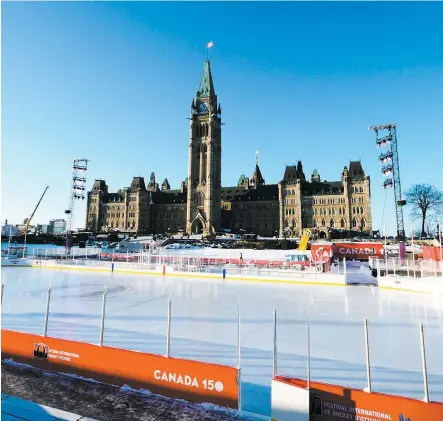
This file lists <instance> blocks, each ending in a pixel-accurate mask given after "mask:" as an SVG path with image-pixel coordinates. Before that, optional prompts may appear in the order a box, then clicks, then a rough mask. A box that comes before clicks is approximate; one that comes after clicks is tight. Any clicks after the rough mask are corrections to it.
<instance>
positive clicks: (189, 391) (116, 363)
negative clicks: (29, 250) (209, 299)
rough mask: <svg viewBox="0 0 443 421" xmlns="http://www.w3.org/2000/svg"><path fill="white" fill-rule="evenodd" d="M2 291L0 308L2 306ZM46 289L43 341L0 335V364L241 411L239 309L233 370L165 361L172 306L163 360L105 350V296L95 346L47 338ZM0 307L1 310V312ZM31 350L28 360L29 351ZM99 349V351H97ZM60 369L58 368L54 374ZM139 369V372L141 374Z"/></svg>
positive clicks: (7, 332) (20, 335)
mask: <svg viewBox="0 0 443 421" xmlns="http://www.w3.org/2000/svg"><path fill="white" fill-rule="evenodd" d="M3 290H4V285H2V296H1V304H2V305H3ZM51 295H52V289H51V288H48V290H47V295H46V306H45V313H44V323H43V329H42V330H43V335H41V336H40V335H36V334H31V333H22V332H18V331H14V330H7V329H2V358H13V359H14V360H16V361H17V362H23V363H30V364H31V365H32V366H34V367H37V368H43V369H48V370H50V371H57V372H62V373H64V372H66V373H72V374H76V375H81V376H85V377H87V378H90V377H93V378H94V379H95V380H99V381H104V382H110V384H114V385H119V386H123V385H126V384H127V385H130V386H132V387H136V388H146V386H150V387H151V386H152V388H150V390H152V391H153V392H154V393H161V394H164V395H165V396H169V397H173V398H181V399H187V400H190V401H192V402H198V403H204V402H212V403H215V404H219V405H224V406H228V407H231V408H235V409H240V408H241V391H240V384H241V367H240V361H241V351H240V307H239V306H238V308H237V338H236V341H237V356H238V359H237V364H236V367H235V368H234V367H232V366H229V365H220V364H214V363H205V362H202V361H199V360H197V359H189V358H185V359H183V358H181V359H177V358H174V357H172V356H171V325H172V322H173V317H172V309H173V308H172V301H171V299H169V301H168V306H167V325H166V340H165V353H164V354H163V355H158V354H152V353H145V352H136V351H130V350H128V349H122V348H114V347H108V346H106V345H105V344H104V334H105V322H106V306H107V295H108V291H107V289H106V287H105V291H104V293H103V296H102V303H101V317H100V331H99V337H98V343H96V344H95V345H94V344H93V343H87V342H84V341H81V342H80V341H72V340H67V339H62V338H55V337H51V336H49V335H48V325H49V321H50V317H49V316H50V311H51ZM2 307H3V306H2ZM32 347H33V349H34V354H33V356H34V358H32V351H31V349H32ZM100 348H101V349H102V350H100ZM60 366H62V367H63V368H62V369H60ZM141 367H144V368H143V369H141Z"/></svg>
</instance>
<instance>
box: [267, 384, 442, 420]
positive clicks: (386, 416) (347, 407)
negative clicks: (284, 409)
mask: <svg viewBox="0 0 443 421" xmlns="http://www.w3.org/2000/svg"><path fill="white" fill-rule="evenodd" d="M274 380H276V381H279V382H282V383H285V384H288V385H292V386H294V387H297V388H303V389H306V387H307V382H306V380H302V379H297V378H291V377H285V376H276V377H275V378H274ZM310 390H311V393H310V396H311V413H312V412H313V411H314V409H315V410H316V412H317V414H318V415H311V417H310V420H313V421H317V420H319V421H320V420H321V421H333V420H340V421H343V420H345V419H349V420H355V419H358V420H365V421H366V420H371V421H372V420H374V421H379V420H392V421H398V420H405V421H406V420H408V419H410V420H411V421H442V420H443V403H440V402H429V403H426V402H423V401H420V400H417V399H411V398H405V397H402V396H394V395H388V394H385V393H375V392H372V393H366V392H364V391H363V390H358V389H351V388H348V387H344V386H339V385H332V384H327V383H319V382H313V381H311V383H310ZM320 413H321V414H320ZM401 416H403V418H401Z"/></svg>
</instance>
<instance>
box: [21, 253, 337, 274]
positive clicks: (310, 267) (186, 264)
mask: <svg viewBox="0 0 443 421" xmlns="http://www.w3.org/2000/svg"><path fill="white" fill-rule="evenodd" d="M240 254H241V253H240ZM301 256H302V257H301V258H300V260H297V261H290V260H287V259H283V258H274V259H255V258H245V259H243V258H242V257H240V258H233V257H223V256H220V255H218V256H217V255H215V256H209V255H198V256H196V255H185V254H182V253H180V254H175V253H171V252H170V253H151V252H146V251H140V252H129V251H127V252H126V253H119V252H115V250H113V251H112V252H103V251H102V250H101V249H100V248H86V249H71V250H70V251H69V252H68V251H67V250H66V249H34V250H32V254H29V256H28V257H29V258H33V259H37V260H64V261H76V260H77V261H82V260H87V261H99V262H101V261H104V262H111V263H114V262H127V263H134V264H143V265H152V266H163V265H169V266H174V267H181V268H186V269H184V270H185V271H192V268H194V267H195V268H201V267H215V268H220V269H221V268H226V269H229V268H244V269H256V268H259V269H274V270H277V269H278V270H295V271H299V272H302V271H308V272H329V271H330V270H331V265H330V264H329V263H324V262H321V261H319V262H314V261H312V260H309V259H307V258H306V257H305V256H303V255H301ZM343 260H344V262H346V259H343ZM79 264H81V263H79ZM345 266H346V264H344V265H343V272H345V270H346V268H345ZM335 272H336V273H340V265H338V266H337V267H336V268H335Z"/></svg>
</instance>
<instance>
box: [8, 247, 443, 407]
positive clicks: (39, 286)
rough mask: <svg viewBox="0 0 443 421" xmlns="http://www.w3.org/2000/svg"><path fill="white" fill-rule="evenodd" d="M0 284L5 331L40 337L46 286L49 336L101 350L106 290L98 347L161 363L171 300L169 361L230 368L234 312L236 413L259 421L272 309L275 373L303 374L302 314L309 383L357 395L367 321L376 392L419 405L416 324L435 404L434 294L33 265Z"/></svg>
mask: <svg viewBox="0 0 443 421" xmlns="http://www.w3.org/2000/svg"><path fill="white" fill-rule="evenodd" d="M210 251H211V252H213V249H211V250H210ZM200 252H201V250H200ZM237 252H238V250H237ZM348 273H349V276H350V277H351V279H353V277H354V279H358V278H359V277H360V278H361V279H363V280H369V279H372V277H371V276H370V272H369V270H367V269H366V268H363V269H362V268H361V265H353V264H350V265H349V267H348ZM2 277H3V283H4V284H5V289H4V296H3V316H2V323H3V327H5V328H10V329H16V330H19V331H27V332H32V333H38V334H41V333H43V318H44V309H45V303H46V291H47V288H48V287H51V288H52V301H51V314H50V321H49V331H48V334H49V335H50V336H58V337H63V338H69V339H74V340H82V341H87V342H95V343H97V342H98V340H99V328H100V312H101V303H102V294H103V291H104V288H105V285H106V286H107V291H108V301H107V310H106V323H105V328H106V331H105V344H107V345H111V346H117V347H122V348H129V349H134V350H143V351H146V352H152V353H158V354H164V353H165V350H166V338H165V333H166V316H167V303H168V300H169V298H171V300H172V340H171V354H172V356H174V357H182V358H190V359H198V360H201V361H207V362H214V363H221V364H227V365H236V364H237V345H236V344H237V304H239V305H240V308H241V367H242V399H243V403H242V409H244V410H246V411H250V412H255V413H259V414H265V415H269V414H270V383H271V376H272V348H273V343H272V332H273V325H272V318H273V308H274V307H275V308H276V309H277V321H278V327H277V330H278V334H277V336H278V340H277V344H278V373H279V374H284V375H289V376H291V375H292V376H297V377H302V378H305V377H306V371H307V364H306V355H307V343H306V342H307V341H306V339H307V328H306V319H307V317H309V318H310V320H311V358H312V360H311V375H312V379H313V380H317V381H324V382H329V383H337V384H342V385H345V386H350V387H357V388H363V387H364V386H365V385H366V378H365V375H366V368H365V353H364V333H363V319H364V318H365V317H366V318H368V320H369V338H370V347H371V362H372V380H373V384H372V386H373V390H374V391H379V392H388V393H394V394H399V395H404V396H410V397H415V398H419V399H422V398H423V386H422V385H423V380H422V374H421V357H420V342H419V328H418V324H419V323H424V325H425V340H426V352H427V357H428V380H429V393H430V397H431V399H432V400H439V401H443V365H442V364H441V349H443V296H441V295H440V296H432V295H424V294H414V293H408V292H401V291H389V290H380V289H378V288H376V287H372V286H364V287H361V286H348V287H326V286H309V285H282V284H272V283H269V284H268V283H257V284H253V283H251V282H239V281H234V282H229V281H223V280H220V281H218V280H205V279H201V278H200V279H192V277H191V276H190V277H189V278H182V277H180V278H176V277H161V276H149V275H124V274H116V273H114V274H112V273H92V274H91V273H90V272H77V271H76V272H71V271H61V270H45V269H37V268H34V269H29V268H3V269H2Z"/></svg>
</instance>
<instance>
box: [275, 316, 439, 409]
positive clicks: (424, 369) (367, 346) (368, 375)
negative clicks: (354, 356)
mask: <svg viewBox="0 0 443 421" xmlns="http://www.w3.org/2000/svg"><path fill="white" fill-rule="evenodd" d="M310 326H311V322H310V319H309V318H308V319H307V321H306V327H307V334H306V346H307V364H306V382H307V389H309V387H310V383H311V377H312V376H311V327H310ZM417 328H418V329H417V330H418V335H417V338H419V343H420V354H421V367H422V376H423V393H424V399H423V400H424V402H429V401H430V400H429V387H428V370H427V359H426V348H425V337H424V327H423V324H419V325H418V326H417ZM362 331H363V332H362V333H363V334H362V338H363V340H364V353H365V365H366V386H365V387H364V389H363V390H364V391H365V392H367V393H372V392H373V391H374V390H373V387H372V375H371V354H370V340H369V328H368V319H366V318H365V319H364V320H363V323H362ZM272 361H273V364H272V366H273V370H272V374H273V378H275V377H277V376H278V375H279V373H278V347H277V310H275V309H274V317H273V354H272ZM282 375H283V376H284V375H285V373H282Z"/></svg>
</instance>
